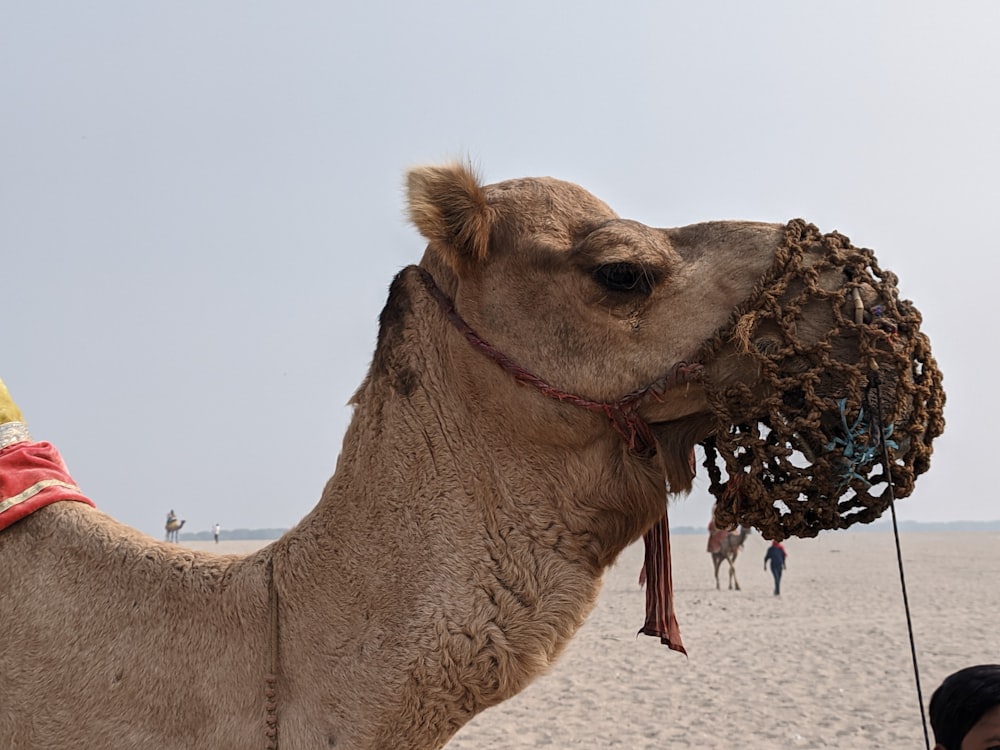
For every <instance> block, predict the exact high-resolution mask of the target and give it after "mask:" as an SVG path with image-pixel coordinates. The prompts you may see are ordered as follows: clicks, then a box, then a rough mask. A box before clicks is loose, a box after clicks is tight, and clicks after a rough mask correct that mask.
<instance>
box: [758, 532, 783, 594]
mask: <svg viewBox="0 0 1000 750" xmlns="http://www.w3.org/2000/svg"><path fill="white" fill-rule="evenodd" d="M787 556H788V553H787V552H785V548H784V547H782V546H781V542H778V541H774V542H771V546H770V547H768V548H767V552H765V553H764V570H767V563H768V562H770V563H771V575H773V576H774V595H775V596H779V595H780V594H781V574H782V573H783V572H784V570H785V558H786V557H787Z"/></svg>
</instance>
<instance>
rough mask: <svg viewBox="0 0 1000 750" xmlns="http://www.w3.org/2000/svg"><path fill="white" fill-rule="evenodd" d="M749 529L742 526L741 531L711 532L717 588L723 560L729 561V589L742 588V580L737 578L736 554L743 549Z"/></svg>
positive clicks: (711, 551)
mask: <svg viewBox="0 0 1000 750" xmlns="http://www.w3.org/2000/svg"><path fill="white" fill-rule="evenodd" d="M749 531H750V530H749V529H748V528H747V527H746V526H740V529H739V532H732V531H729V532H725V531H722V532H720V531H716V532H714V533H710V535H709V542H708V545H709V546H708V551H709V552H710V553H711V554H712V565H713V566H714V567H715V588H716V589H720V588H721V586H720V585H719V567H720V566H721V565H722V562H723V560H725V561H726V562H727V563H729V589H730V591H731V590H733V589H734V588H735V589H736V590H737V591H739V590H740V582H739V581H738V580H737V579H736V556H737V555H738V554H739V553H740V550H741V549H743V543H744V542H745V541H746V539H747V534H748V533H749Z"/></svg>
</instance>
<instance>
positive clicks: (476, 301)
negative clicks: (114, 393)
mask: <svg viewBox="0 0 1000 750" xmlns="http://www.w3.org/2000/svg"><path fill="white" fill-rule="evenodd" d="M409 209H410V216H411V218H412V220H413V221H414V223H415V224H416V226H417V227H418V229H419V230H420V232H421V233H422V234H423V235H424V237H426V239H427V241H428V243H429V244H428V245H427V249H426V252H425V254H424V256H423V259H422V261H421V265H422V266H423V268H424V269H426V270H427V271H429V272H430V273H431V274H432V275H433V277H434V279H435V280H436V282H437V284H438V285H439V286H440V287H441V288H442V289H443V290H444V292H445V293H446V294H447V295H448V296H449V297H451V298H453V299H454V300H455V305H456V308H457V310H458V312H459V313H460V314H461V315H462V316H463V317H464V318H465V320H467V321H468V323H469V324H470V325H471V326H472V327H473V328H475V329H476V330H477V331H478V332H479V333H480V334H481V335H482V336H483V337H484V338H486V339H487V340H489V341H490V342H491V343H492V344H493V345H494V346H496V347H497V348H498V349H499V350H500V351H502V352H504V353H505V354H507V355H508V356H509V357H511V358H512V359H514V360H515V361H517V362H518V363H521V364H523V365H524V366H525V367H527V368H529V369H531V370H532V371H533V372H534V373H535V374H537V375H538V376H540V377H542V378H544V379H545V380H547V381H548V382H549V383H551V384H554V385H555V386H558V387H559V388H561V389H563V390H565V391H569V392H571V393H576V394H581V395H583V396H586V397H587V398H589V399H594V400H603V401H613V400H615V399H618V398H620V397H622V396H623V395H624V394H627V393H629V392H630V391H633V390H635V389H637V388H640V387H642V386H645V385H646V384H648V383H650V382H652V381H654V380H656V379H657V378H659V377H661V376H662V375H663V374H664V373H665V372H667V371H668V370H669V369H670V368H671V367H672V366H674V365H675V364H676V363H678V362H681V361H684V360H686V359H688V358H691V357H692V356H694V355H695V353H697V352H698V351H699V348H700V347H701V345H702V344H703V342H705V341H706V340H707V339H709V337H711V336H712V334H713V333H714V332H715V331H716V330H717V329H719V328H720V327H722V326H723V325H724V324H726V322H727V320H728V319H729V317H730V315H731V313H732V311H733V310H734V308H736V307H737V305H738V304H739V303H740V302H741V301H742V300H744V299H745V298H746V297H747V296H748V294H749V293H750V291H751V289H752V288H753V285H754V283H755V282H756V281H757V280H758V279H759V278H760V277H761V275H762V274H763V273H764V272H765V270H766V269H767V268H768V267H769V265H770V263H771V259H772V256H773V254H774V251H775V248H776V247H777V245H778V243H779V242H780V240H781V237H782V228H781V227H780V226H777V225H771V224H759V223H744V222H717V223H707V224H700V225H696V226H690V227H685V228H681V229H653V228H650V227H647V226H644V225H642V224H639V223H637V222H634V221H628V220H624V219H621V218H619V217H618V216H616V214H615V213H614V212H613V211H612V210H611V209H610V208H608V206H607V205H605V204H604V203H603V202H601V201H599V200H598V199H596V198H594V197H593V196H592V195H591V194H590V193H588V192H586V191H584V190H583V189H581V188H579V187H577V186H576V185H572V184H568V183H565V182H560V181H557V180H554V179H548V178H543V179H520V180H513V181H508V182H502V183H499V184H494V185H489V186H481V185H480V182H479V180H477V179H476V177H475V175H474V174H473V173H472V172H471V171H470V170H469V169H468V168H467V167H465V166H463V165H450V166H442V167H427V168H417V169H415V170H413V171H412V172H411V173H410V175H409ZM741 362H742V360H740V359H739V358H738V357H735V356H730V355H728V354H726V353H725V352H723V353H721V354H719V356H718V358H717V359H716V360H715V361H713V362H708V363H705V365H706V373H710V374H711V376H712V377H713V378H715V380H716V381H717V382H718V381H720V380H726V379H733V380H736V379H739V380H742V381H746V382H752V381H753V379H754V378H755V377H756V372H754V371H748V372H742V371H740V370H739V369H738V366H739V365H740V363H741ZM353 404H354V416H353V420H352V422H351V425H350V427H349V429H348V431H347V434H346V437H345V439H344V444H343V450H342V452H341V454H340V457H339V459H338V461H337V467H336V472H335V474H334V476H333V477H332V479H330V481H329V483H328V484H327V486H326V488H325V489H324V491H323V493H322V497H321V499H320V501H319V504H318V505H317V506H316V507H315V509H314V510H313V511H312V512H310V513H309V514H308V515H307V516H306V517H305V518H304V519H303V520H302V521H301V522H300V523H299V524H298V525H297V526H296V527H295V528H294V529H293V530H291V531H290V532H289V533H288V534H286V535H285V536H284V537H282V538H281V539H280V540H278V541H276V542H274V543H273V544H271V545H270V546H268V547H266V548H264V549H262V550H260V551H259V552H257V553H255V554H251V555H249V556H246V557H236V556H216V555H212V554H208V553H202V552H192V551H189V550H186V549H182V548H179V547H176V546H173V545H168V544H165V543H163V542H159V541H156V540H153V539H151V538H149V537H147V536H145V535H143V534H140V533H139V532H137V531H134V530H132V529H130V528H127V527H125V526H123V525H122V524H120V523H118V522H117V521H115V520H114V519H112V518H109V517H108V516H106V515H104V514H102V513H101V512H100V511H98V510H94V509H93V508H90V507H86V506H84V505H82V504H79V503H57V504H56V505H53V506H49V507H47V508H45V509H44V510H42V511H40V512H38V513H37V514H35V515H34V516H32V517H29V518H27V519H25V520H23V521H20V522H18V523H17V524H15V525H14V526H13V527H12V528H10V529H9V530H8V531H6V532H5V533H4V535H3V536H2V537H0V571H2V574H0V639H2V645H0V745H2V746H3V747H11V748H51V747H81V748H96V747H102V748H129V749H132V748H159V749H161V750H170V749H175V750H180V749H182V748H184V749H191V750H193V749H195V748H197V749H198V750H201V749H203V748H213V750H225V749H226V748H232V749H233V750H253V748H263V747H264V746H265V737H264V729H265V718H266V715H267V709H266V702H267V698H266V696H265V675H266V672H267V669H268V654H269V643H270V640H269V639H270V632H271V631H270V626H269V624H268V623H269V610H268V601H269V593H268V592H269V588H268V570H269V569H270V568H271V566H273V576H274V577H273V580H274V587H275V590H276V592H277V595H278V600H279V602H280V605H279V606H280V609H279V614H280V624H279V627H280V631H279V632H280V638H279V643H280V647H279V648H280V651H279V656H280V668H279V674H278V684H277V712H278V718H279V743H280V744H279V746H280V747H281V748H282V749H283V750H284V749H287V750H293V749H296V750H301V749H304V748H339V750H361V749H362V748H363V749H365V750H374V749H375V748H380V749H383V750H406V749H409V748H414V749H415V748H421V749H424V748H438V747H440V746H442V745H443V744H444V743H445V742H447V740H448V738H449V737H451V736H452V735H453V734H454V732H455V731H457V730H458V729H459V727H461V726H462V725H463V724H464V723H465V722H467V721H468V720H469V719H470V718H471V717H472V716H473V715H474V714H476V713H477V712H478V711H481V710H483V709H484V708H487V707H489V706H492V705H494V704H496V703H498V702H500V701H502V700H504V699H506V698H508V697H510V696H512V695H514V694H515V693H517V692H518V691H519V690H521V689H522V688H524V687H525V685H527V684H528V682H529V681H530V680H532V679H533V678H534V677H536V676H537V675H538V674H540V673H541V672H543V671H544V670H546V669H547V668H548V667H549V665H550V664H551V663H552V662H553V660H554V659H555V658H556V657H557V656H558V655H559V653H560V651H562V649H563V647H564V646H565V645H566V642H567V641H568V639H569V638H570V637H571V636H572V635H573V633H574V632H575V631H576V630H577V628H579V626H580V624H581V623H582V622H583V619H584V618H585V617H586V615H587V613H588V612H589V610H590V609H591V607H592V606H593V604H594V600H595V597H596V596H597V592H598V587H599V584H600V581H601V575H602V571H603V570H604V569H605V568H606V567H607V566H608V565H609V564H610V563H611V562H612V561H614V560H615V558H616V556H617V555H618V553H619V552H620V551H621V550H622V549H623V548H624V547H625V546H626V545H628V544H629V543H631V542H633V541H635V540H636V539H637V538H638V537H639V536H640V535H641V534H642V533H643V532H644V531H645V530H646V529H647V528H648V527H650V525H651V524H653V523H654V522H655V521H656V520H657V519H659V518H660V517H662V515H663V513H664V509H665V498H666V495H665V491H664V488H665V484H666V483H667V482H668V481H669V484H670V488H671V489H672V490H673V491H681V490H685V489H687V488H688V487H689V486H690V481H691V472H692V469H691V467H690V461H689V457H690V452H691V449H692V447H693V446H694V445H695V443H696V442H697V441H699V440H701V439H704V438H705V436H706V430H708V429H710V427H709V426H710V425H711V424H712V422H711V420H710V419H709V418H708V416H707V413H706V410H707V404H706V400H705V397H704V392H703V389H702V387H701V386H700V385H699V384H697V383H694V384H691V385H688V386H683V387H680V388H676V389H674V390H672V391H668V392H667V393H666V394H665V395H664V397H663V398H662V399H660V400H657V399H650V400H649V401H648V402H647V403H645V404H644V405H643V407H642V410H641V412H642V416H643V417H644V418H645V419H646V420H647V421H648V422H649V423H651V424H652V426H653V432H654V433H655V436H656V438H657V441H658V444H659V451H658V452H657V453H656V455H655V456H654V457H653V458H649V459H647V458H642V457H639V456H636V455H632V454H630V453H629V452H628V450H627V449H626V447H625V445H624V443H623V441H622V440H621V438H620V436H619V435H618V434H617V433H616V432H615V431H614V430H613V429H612V426H611V425H610V423H609V421H608V420H607V419H606V418H604V417H603V416H602V415H600V414H595V413H592V412H587V411H584V410H581V409H577V408H575V407H574V406H572V405H570V404H565V403H560V402H558V401H555V400H550V399H547V398H545V397H544V396H542V395H540V394H539V393H538V392H537V391H535V390H533V389H531V388H527V387H524V386H521V385H518V384H516V383H515V382H514V380H513V379H512V378H510V377H509V376H508V375H507V374H506V373H504V372H503V371H502V370H501V369H500V368H498V367H497V366H496V365H495V364H494V363H493V362H491V361H490V360H489V359H487V358H486V357H484V356H483V355H482V353H481V352H478V351H476V350H475V349H473V348H472V347H470V346H469V344H468V343H467V341H466V340H465V339H464V338H463V337H462V336H461V335H460V334H459V333H458V332H457V331H456V330H455V328H454V327H452V325H450V324H449V322H448V321H447V319H446V318H445V317H444V315H443V314H442V311H441V309H440V308H439V307H438V305H437V304H436V303H435V302H434V301H433V300H432V299H431V298H430V296H429V295H428V292H427V290H426V288H425V287H424V286H423V285H422V284H421V283H420V281H419V278H418V273H417V270H416V269H415V268H413V267H410V268H407V269H404V270H403V271H402V272H400V273H399V275H398V276H397V278H396V279H395V280H394V281H393V283H392V287H391V290H390V293H389V299H388V302H387V304H386V306H385V309H384V311H383V313H382V316H381V327H380V331H379V337H378V344H377V349H376V351H375V355H374V358H373V362H372V366H371V369H370V371H369V374H368V376H367V377H366V379H365V381H364V382H363V383H362V385H361V387H360V388H359V390H358V391H357V393H356V394H355V396H354V399H353ZM29 416H30V415H29ZM98 500H99V499H98Z"/></svg>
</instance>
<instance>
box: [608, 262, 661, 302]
mask: <svg viewBox="0 0 1000 750" xmlns="http://www.w3.org/2000/svg"><path fill="white" fill-rule="evenodd" d="M594 278H595V279H596V280H597V283H599V284H600V285H601V286H603V287H604V288H605V289H607V290H608V291H609V292H632V293H634V294H643V295H647V294H649V293H650V292H652V291H653V280H652V278H650V275H649V274H648V273H646V270H645V269H644V268H643V267H642V266H637V265H635V264H634V263H607V264H605V265H603V266H598V267H597V269H596V270H595V271H594Z"/></svg>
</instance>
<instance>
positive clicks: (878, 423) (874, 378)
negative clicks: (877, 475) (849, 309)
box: [870, 368, 931, 750]
mask: <svg viewBox="0 0 1000 750" xmlns="http://www.w3.org/2000/svg"><path fill="white" fill-rule="evenodd" d="M870 379H871V382H872V384H873V385H874V386H875V401H876V403H875V407H876V408H875V419H874V420H873V422H874V424H873V425H872V427H874V428H875V429H876V430H877V436H878V438H877V439H878V440H879V442H881V443H882V462H883V464H885V479H886V482H887V483H888V485H889V511H890V512H891V515H892V535H893V538H894V539H895V540H896V562H897V564H898V566H899V585H900V588H902V590H903V609H904V610H905V612H906V630H907V633H908V634H909V636H910V656H911V658H912V659H913V678H914V680H915V682H916V685H917V703H918V704H919V705H920V723H921V726H922V727H923V730H924V747H925V748H926V749H927V750H931V738H930V735H929V734H928V733H927V715H926V714H925V713H924V696H923V692H922V691H921V690H920V668H919V667H918V666H917V644H916V640H915V639H914V637H913V620H912V619H911V618H910V600H909V597H907V595H906V576H905V575H904V574H903V551H902V548H901V547H900V544H899V526H898V525H897V523H896V493H895V490H894V489H893V484H892V469H891V466H892V463H891V459H890V457H889V446H888V445H887V441H886V439H885V434H884V432H883V429H882V381H881V379H880V378H879V373H878V369H875V368H873V369H872V374H871V378H870Z"/></svg>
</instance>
